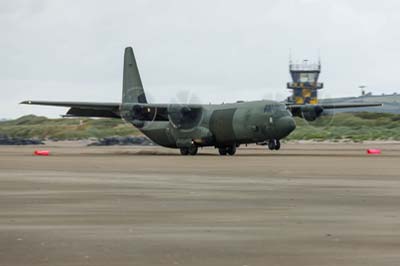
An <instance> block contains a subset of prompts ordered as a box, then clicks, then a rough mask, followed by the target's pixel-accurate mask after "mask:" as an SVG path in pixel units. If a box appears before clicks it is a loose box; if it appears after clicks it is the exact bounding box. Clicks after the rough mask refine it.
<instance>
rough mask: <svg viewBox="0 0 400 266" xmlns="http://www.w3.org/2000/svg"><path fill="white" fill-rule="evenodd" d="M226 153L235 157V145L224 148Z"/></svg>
mask: <svg viewBox="0 0 400 266" xmlns="http://www.w3.org/2000/svg"><path fill="white" fill-rule="evenodd" d="M226 152H227V153H228V154H229V155H235V153H236V146H235V145H232V146H229V147H227V148H226Z"/></svg>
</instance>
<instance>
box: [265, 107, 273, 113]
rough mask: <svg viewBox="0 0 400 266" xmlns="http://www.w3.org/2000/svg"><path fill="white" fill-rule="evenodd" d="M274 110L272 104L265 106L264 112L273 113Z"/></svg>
mask: <svg viewBox="0 0 400 266" xmlns="http://www.w3.org/2000/svg"><path fill="white" fill-rule="evenodd" d="M271 112H272V107H271V105H266V106H265V108H264V113H271Z"/></svg>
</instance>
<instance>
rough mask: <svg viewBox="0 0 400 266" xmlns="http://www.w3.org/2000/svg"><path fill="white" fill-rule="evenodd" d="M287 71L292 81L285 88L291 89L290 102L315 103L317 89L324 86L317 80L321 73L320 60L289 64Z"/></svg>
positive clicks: (316, 101) (316, 100)
mask: <svg viewBox="0 0 400 266" xmlns="http://www.w3.org/2000/svg"><path fill="white" fill-rule="evenodd" d="M289 71H290V75H291V77H292V82H288V83H287V88H288V89H289V90H292V95H291V96H290V97H289V98H288V102H289V103H291V104H300V105H301V104H317V103H318V90H320V89H322V88H323V87H324V84H323V83H319V82H318V77H319V74H320V73H321V62H318V63H309V62H308V60H304V61H303V62H302V63H301V64H294V63H292V61H291V62H290V64H289Z"/></svg>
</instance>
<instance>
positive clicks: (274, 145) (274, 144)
mask: <svg viewBox="0 0 400 266" xmlns="http://www.w3.org/2000/svg"><path fill="white" fill-rule="evenodd" d="M280 148H281V142H280V141H279V139H271V140H269V141H268V149H270V150H271V151H272V150H279V149H280Z"/></svg>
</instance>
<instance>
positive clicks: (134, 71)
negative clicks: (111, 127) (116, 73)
mask: <svg viewBox="0 0 400 266" xmlns="http://www.w3.org/2000/svg"><path fill="white" fill-rule="evenodd" d="M122 103H147V99H146V95H145V94H144V90H143V85H142V80H141V79H140V75H139V69H138V67H137V64H136V59H135V55H134V54H133V49H132V47H127V48H125V55H124V77H123V85H122Z"/></svg>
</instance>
